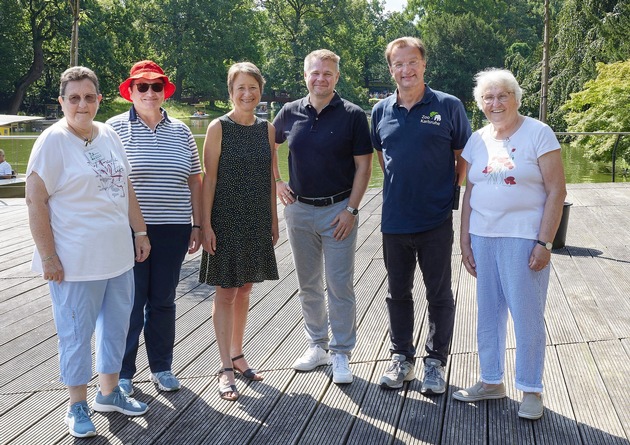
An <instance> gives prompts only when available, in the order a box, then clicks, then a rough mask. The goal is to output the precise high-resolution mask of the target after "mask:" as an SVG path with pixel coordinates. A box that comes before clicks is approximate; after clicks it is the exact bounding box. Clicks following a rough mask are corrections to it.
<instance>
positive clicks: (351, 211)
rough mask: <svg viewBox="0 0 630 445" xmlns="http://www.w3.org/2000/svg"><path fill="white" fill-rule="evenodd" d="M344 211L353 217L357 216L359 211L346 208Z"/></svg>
mask: <svg viewBox="0 0 630 445" xmlns="http://www.w3.org/2000/svg"><path fill="white" fill-rule="evenodd" d="M346 210H347V211H348V212H350V213H352V214H353V215H354V216H357V215H358V214H359V211H358V210H357V209H355V208H354V207H350V206H347V207H346Z"/></svg>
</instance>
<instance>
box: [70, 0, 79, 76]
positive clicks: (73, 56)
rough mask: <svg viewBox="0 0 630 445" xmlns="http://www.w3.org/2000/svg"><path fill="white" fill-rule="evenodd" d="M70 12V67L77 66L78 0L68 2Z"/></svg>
mask: <svg viewBox="0 0 630 445" xmlns="http://www.w3.org/2000/svg"><path fill="white" fill-rule="evenodd" d="M68 2H69V3H70V10H71V11H72V37H71V39H70V66H77V65H78V64H79V0H68Z"/></svg>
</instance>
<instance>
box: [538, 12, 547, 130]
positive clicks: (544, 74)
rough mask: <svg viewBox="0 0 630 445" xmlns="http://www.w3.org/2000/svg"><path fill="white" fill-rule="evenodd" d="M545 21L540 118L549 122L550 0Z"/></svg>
mask: <svg viewBox="0 0 630 445" xmlns="http://www.w3.org/2000/svg"><path fill="white" fill-rule="evenodd" d="M544 20H545V23H544V33H543V60H542V76H541V79H540V109H539V111H538V119H540V121H541V122H547V92H548V90H549V0H545V19H544Z"/></svg>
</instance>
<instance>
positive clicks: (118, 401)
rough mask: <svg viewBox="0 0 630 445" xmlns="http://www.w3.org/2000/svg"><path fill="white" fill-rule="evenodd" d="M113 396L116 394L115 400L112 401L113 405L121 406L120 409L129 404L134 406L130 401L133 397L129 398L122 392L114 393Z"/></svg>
mask: <svg viewBox="0 0 630 445" xmlns="http://www.w3.org/2000/svg"><path fill="white" fill-rule="evenodd" d="M112 394H114V400H112V403H113V404H114V405H116V406H120V407H124V406H125V405H127V404H129V405H133V403H131V401H130V399H131V397H129V396H128V395H127V394H125V393H124V392H122V391H114V392H113V393H112Z"/></svg>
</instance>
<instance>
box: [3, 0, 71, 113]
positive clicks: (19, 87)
mask: <svg viewBox="0 0 630 445" xmlns="http://www.w3.org/2000/svg"><path fill="white" fill-rule="evenodd" d="M67 6H68V5H67V3H66V0H17V7H18V8H22V12H23V15H22V16H21V17H20V15H19V12H18V11H16V10H15V8H13V7H8V8H7V10H8V13H9V14H11V17H13V18H15V19H16V20H17V26H16V27H15V28H13V29H14V30H15V31H18V32H21V33H22V34H23V35H24V36H25V37H26V36H28V37H27V39H28V40H27V41H26V40H25V39H20V38H18V39H12V38H11V39H9V42H11V44H12V45H15V46H13V48H12V50H11V52H17V51H23V52H24V53H25V54H27V55H28V56H27V57H28V58H29V62H28V63H25V62H24V58H23V57H18V60H19V61H21V62H22V63H19V66H15V68H16V69H17V71H15V72H14V74H13V75H10V77H9V79H12V84H13V89H12V91H11V92H10V93H9V94H7V96H8V97H7V98H6V100H5V101H4V102H3V103H2V104H0V107H1V108H3V109H5V110H6V111H7V112H8V113H9V114H15V113H17V112H18V110H19V109H20V107H21V106H22V102H23V101H24V97H25V96H26V93H27V91H28V89H29V87H30V86H31V85H33V84H34V83H35V82H37V81H38V80H39V79H40V78H41V77H42V75H43V74H44V72H45V69H46V64H47V61H48V58H49V57H50V53H51V51H54V49H55V42H54V41H53V40H54V38H55V37H56V36H57V35H58V34H60V33H64V31H65V30H67V35H70V15H69V11H68V8H67ZM2 26H3V27H4V26H5V22H4V21H3V25H2ZM12 27H13V25H9V27H8V29H11V28H12ZM18 45H19V46H18Z"/></svg>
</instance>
